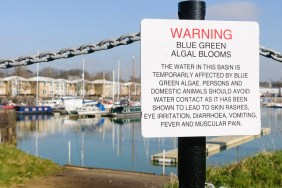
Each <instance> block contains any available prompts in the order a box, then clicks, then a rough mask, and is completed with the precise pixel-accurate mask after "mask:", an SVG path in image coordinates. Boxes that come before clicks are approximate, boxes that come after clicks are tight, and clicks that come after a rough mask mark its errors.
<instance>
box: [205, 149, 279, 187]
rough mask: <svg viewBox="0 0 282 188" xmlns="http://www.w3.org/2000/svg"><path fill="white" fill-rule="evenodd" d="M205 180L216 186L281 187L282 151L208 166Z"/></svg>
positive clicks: (263, 153)
mask: <svg viewBox="0 0 282 188" xmlns="http://www.w3.org/2000/svg"><path fill="white" fill-rule="evenodd" d="M207 182H211V183H213V184H214V185H215V186H216V187H218V186H225V187H236V188H237V187H238V188H240V187H244V188H245V187H256V188H262V187H268V188H276V187H282V151H275V152H271V153H270V152H262V153H260V154H258V155H256V156H254V157H248V158H246V159H244V160H241V161H240V162H238V163H234V164H230V165H226V166H218V167H216V166H213V167H209V168H208V169H207Z"/></svg>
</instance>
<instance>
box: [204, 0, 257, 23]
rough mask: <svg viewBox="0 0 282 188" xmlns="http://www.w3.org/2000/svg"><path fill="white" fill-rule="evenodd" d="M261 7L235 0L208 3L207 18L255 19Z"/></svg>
mask: <svg viewBox="0 0 282 188" xmlns="http://www.w3.org/2000/svg"><path fill="white" fill-rule="evenodd" d="M258 14H259V8H258V7H257V6H256V5H255V4H254V3H251V2H246V1H233V2H230V3H222V4H217V5H211V6H209V5H208V4H207V15H206V19H207V20H234V21H235V20H236V21H255V20H257V17H258Z"/></svg>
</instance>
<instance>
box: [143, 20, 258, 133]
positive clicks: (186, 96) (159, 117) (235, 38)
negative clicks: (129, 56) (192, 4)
mask: <svg viewBox="0 0 282 188" xmlns="http://www.w3.org/2000/svg"><path fill="white" fill-rule="evenodd" d="M141 36H142V40H141V93H142V96H141V102H142V135H143V136H144V137H186V136H220V135H255V134H259V133H260V129H261V125H260V103H259V102H260V99H259V27H258V24H257V23H255V22H230V21H202V20H201V21H200V20H154V19H145V20H143V21H142V23H141Z"/></svg>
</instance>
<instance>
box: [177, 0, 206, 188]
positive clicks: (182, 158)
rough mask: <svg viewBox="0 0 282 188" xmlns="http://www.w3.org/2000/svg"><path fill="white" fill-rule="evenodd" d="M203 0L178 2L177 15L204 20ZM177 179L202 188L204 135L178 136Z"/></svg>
mask: <svg viewBox="0 0 282 188" xmlns="http://www.w3.org/2000/svg"><path fill="white" fill-rule="evenodd" d="M205 14H206V3H205V2H204V1H192V0H191V1H182V2H179V3H178V17H179V19H181V20H182V19H183V20H204V19H205ZM178 179H179V187H180V188H203V187H205V180H206V137H179V138H178Z"/></svg>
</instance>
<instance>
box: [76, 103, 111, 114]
mask: <svg viewBox="0 0 282 188" xmlns="http://www.w3.org/2000/svg"><path fill="white" fill-rule="evenodd" d="M97 105H98V104H85V105H83V106H81V107H78V108H76V109H75V110H73V111H72V113H75V114H78V115H85V116H94V117H96V116H106V115H108V113H109V112H108V111H106V110H105V108H104V107H103V108H102V107H99V106H97Z"/></svg>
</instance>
